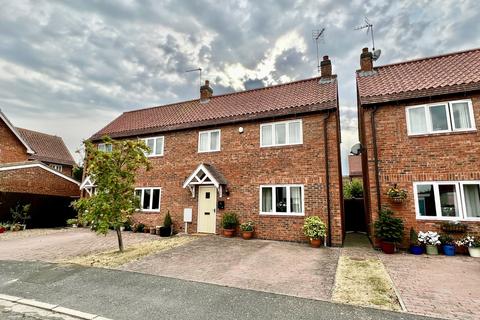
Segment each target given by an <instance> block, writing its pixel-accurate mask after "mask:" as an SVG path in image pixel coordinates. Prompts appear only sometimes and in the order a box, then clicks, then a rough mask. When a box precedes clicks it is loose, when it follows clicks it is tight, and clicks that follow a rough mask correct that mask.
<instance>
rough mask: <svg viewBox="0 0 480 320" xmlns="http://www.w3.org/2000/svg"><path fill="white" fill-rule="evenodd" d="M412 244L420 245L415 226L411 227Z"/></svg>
mask: <svg viewBox="0 0 480 320" xmlns="http://www.w3.org/2000/svg"><path fill="white" fill-rule="evenodd" d="M410 245H412V246H416V245H418V233H417V231H415V229H413V228H410Z"/></svg>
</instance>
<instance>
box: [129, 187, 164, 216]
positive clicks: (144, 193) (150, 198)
mask: <svg viewBox="0 0 480 320" xmlns="http://www.w3.org/2000/svg"><path fill="white" fill-rule="evenodd" d="M135 195H136V196H137V197H138V198H139V199H140V208H139V209H140V210H141V211H147V212H149V211H150V212H159V211H160V196H161V188H136V189H135Z"/></svg>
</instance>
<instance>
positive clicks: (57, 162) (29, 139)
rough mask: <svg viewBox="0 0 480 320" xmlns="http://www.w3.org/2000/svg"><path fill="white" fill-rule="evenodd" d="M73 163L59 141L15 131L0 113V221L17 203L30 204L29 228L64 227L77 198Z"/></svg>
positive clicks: (77, 187)
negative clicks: (70, 206) (30, 226)
mask: <svg viewBox="0 0 480 320" xmlns="http://www.w3.org/2000/svg"><path fill="white" fill-rule="evenodd" d="M74 163H75V162H74V160H73V158H72V156H71V154H70V152H69V151H68V149H67V147H66V146H65V144H64V143H63V140H62V139H61V138H60V137H56V136H51V135H47V134H44V133H40V132H35V131H31V130H26V129H21V128H16V127H14V126H13V125H12V124H11V122H10V121H9V120H8V119H7V117H6V116H5V115H4V114H3V113H2V112H1V111H0V221H3V220H9V219H10V218H11V217H10V212H9V210H10V208H12V207H13V206H15V205H16V204H17V203H22V204H26V203H31V204H32V208H31V210H32V214H31V215H32V225H33V226H47V225H59V224H61V223H64V222H65V218H66V217H69V216H71V215H72V213H73V211H72V210H71V209H70V208H69V204H70V202H71V201H72V200H73V199H75V198H78V197H79V195H80V191H79V183H78V182H77V181H75V180H74V179H72V178H71V175H72V167H73V165H74ZM45 215H48V216H45Z"/></svg>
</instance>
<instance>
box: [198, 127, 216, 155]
mask: <svg viewBox="0 0 480 320" xmlns="http://www.w3.org/2000/svg"><path fill="white" fill-rule="evenodd" d="M213 151H220V130H219V129H217V130H209V131H200V133H199V134H198V152H213Z"/></svg>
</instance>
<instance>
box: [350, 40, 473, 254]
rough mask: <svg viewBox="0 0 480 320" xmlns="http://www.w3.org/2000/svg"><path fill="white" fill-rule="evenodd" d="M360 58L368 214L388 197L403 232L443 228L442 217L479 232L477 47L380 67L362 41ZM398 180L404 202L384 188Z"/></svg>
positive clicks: (361, 130) (375, 214)
mask: <svg viewBox="0 0 480 320" xmlns="http://www.w3.org/2000/svg"><path fill="white" fill-rule="evenodd" d="M360 61H361V63H360V64H361V70H358V71H357V90H358V98H359V101H358V108H359V110H358V114H359V134H360V141H361V144H362V146H363V148H364V149H363V153H362V157H363V172H364V187H365V199H366V207H367V212H369V214H367V218H368V219H369V221H370V222H371V221H374V220H375V219H376V218H377V217H378V210H379V208H380V207H381V206H383V205H387V206H389V207H390V208H391V209H392V210H394V212H395V213H396V214H397V215H398V216H400V217H402V218H403V219H404V221H405V226H406V237H405V238H407V237H408V230H409V229H410V228H411V227H413V228H415V229H416V230H417V231H427V230H432V231H441V230H440V228H439V227H440V225H441V223H442V222H445V221H461V222H463V223H466V224H468V232H471V233H478V232H480V133H479V131H478V130H477V127H478V126H480V49H475V50H469V51H464V52H456V53H451V54H446V55H442V56H436V57H429V58H423V59H418V60H412V61H406V62H401V63H395V64H390V65H384V66H379V67H373V61H372V53H371V52H368V49H364V51H363V52H362V54H361V58H360ZM395 184H396V185H397V186H398V187H399V188H402V189H405V190H406V191H407V193H408V196H407V199H406V201H405V202H403V203H399V204H397V203H393V202H392V201H391V200H390V199H389V198H388V196H387V195H386V192H387V190H388V188H390V187H392V186H394V185H395ZM370 231H372V230H371V229H370ZM406 243H407V241H406V239H405V242H404V245H405V244H406Z"/></svg>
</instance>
